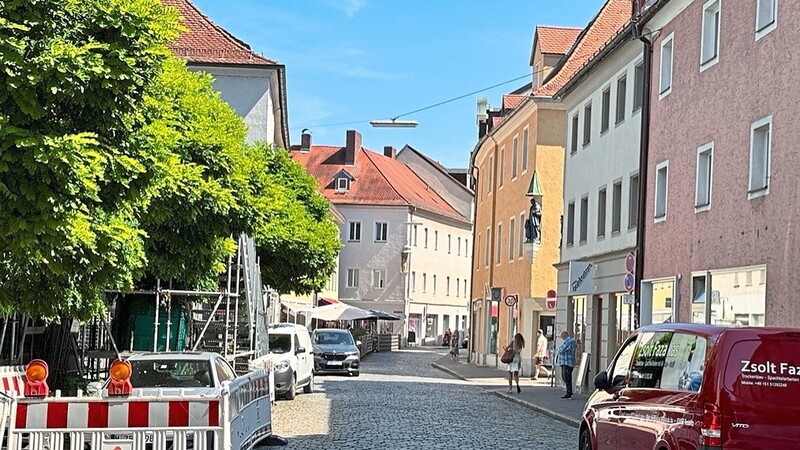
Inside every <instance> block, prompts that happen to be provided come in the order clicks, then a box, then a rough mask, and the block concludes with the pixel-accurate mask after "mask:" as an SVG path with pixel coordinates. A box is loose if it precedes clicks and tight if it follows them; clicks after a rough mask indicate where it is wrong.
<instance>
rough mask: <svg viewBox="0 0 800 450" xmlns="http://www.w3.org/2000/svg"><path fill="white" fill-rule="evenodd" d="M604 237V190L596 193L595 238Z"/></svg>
mask: <svg viewBox="0 0 800 450" xmlns="http://www.w3.org/2000/svg"><path fill="white" fill-rule="evenodd" d="M605 235H606V188H605V187H603V188H601V189H600V191H598V193H597V237H604V236H605Z"/></svg>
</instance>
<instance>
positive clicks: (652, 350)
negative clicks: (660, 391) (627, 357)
mask: <svg viewBox="0 0 800 450" xmlns="http://www.w3.org/2000/svg"><path fill="white" fill-rule="evenodd" d="M671 338H672V333H671V332H658V333H642V334H641V336H640V337H639V346H638V347H639V348H638V349H637V350H636V356H634V358H633V366H632V367H631V377H630V384H629V387H632V388H640V389H641V388H658V387H660V386H661V373H662V372H663V370H664V362H665V359H666V357H667V351H668V350H669V341H670V339H671Z"/></svg>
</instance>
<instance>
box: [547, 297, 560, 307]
mask: <svg viewBox="0 0 800 450" xmlns="http://www.w3.org/2000/svg"><path fill="white" fill-rule="evenodd" d="M545 303H546V306H547V309H556V305H557V304H558V299H557V298H555V297H553V298H549V297H548V298H547V300H545Z"/></svg>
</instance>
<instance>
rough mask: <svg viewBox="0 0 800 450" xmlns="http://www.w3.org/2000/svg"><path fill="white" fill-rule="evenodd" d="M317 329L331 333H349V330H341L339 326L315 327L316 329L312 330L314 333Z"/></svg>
mask: <svg viewBox="0 0 800 450" xmlns="http://www.w3.org/2000/svg"><path fill="white" fill-rule="evenodd" d="M318 331H324V332H326V333H331V332H332V333H350V332H349V331H347V330H343V329H341V328H317V329H316V330H314V333H316V332H318Z"/></svg>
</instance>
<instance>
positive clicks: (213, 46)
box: [161, 0, 277, 65]
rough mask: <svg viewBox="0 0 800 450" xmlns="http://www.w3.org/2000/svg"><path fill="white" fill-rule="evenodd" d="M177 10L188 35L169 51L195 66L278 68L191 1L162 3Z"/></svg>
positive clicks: (181, 38) (181, 0)
mask: <svg viewBox="0 0 800 450" xmlns="http://www.w3.org/2000/svg"><path fill="white" fill-rule="evenodd" d="M161 1H162V3H163V4H164V5H166V6H171V7H174V8H177V10H178V12H179V13H180V15H181V16H182V17H183V26H184V28H186V31H185V32H183V33H182V34H181V35H180V36H179V37H178V39H177V40H176V41H175V42H173V43H172V44H171V45H170V50H172V52H173V53H174V54H175V55H176V56H178V57H180V58H184V59H186V60H187V61H189V62H193V63H207V64H214V63H217V64H248V65H275V64H277V63H276V62H275V61H272V60H270V59H267V58H265V57H263V56H261V55H258V54H257V53H255V52H254V51H253V50H251V49H250V46H249V45H247V44H246V43H244V42H242V41H240V40H239V39H237V38H236V37H234V36H233V35H232V34H230V33H228V32H227V31H225V30H224V29H223V28H222V27H220V26H218V25H216V24H215V23H214V22H212V21H211V19H209V18H208V17H206V16H205V15H204V14H203V13H202V12H200V10H199V9H197V7H196V6H195V5H194V4H192V2H191V1H189V0H161Z"/></svg>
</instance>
